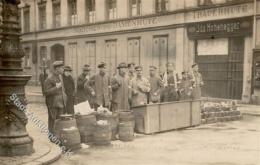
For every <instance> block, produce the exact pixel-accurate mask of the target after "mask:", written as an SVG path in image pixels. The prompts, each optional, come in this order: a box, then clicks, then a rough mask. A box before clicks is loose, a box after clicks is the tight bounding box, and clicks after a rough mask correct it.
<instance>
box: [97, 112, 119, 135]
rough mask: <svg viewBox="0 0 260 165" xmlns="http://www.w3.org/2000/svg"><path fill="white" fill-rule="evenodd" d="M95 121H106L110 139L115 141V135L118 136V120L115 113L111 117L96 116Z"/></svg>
mask: <svg viewBox="0 0 260 165" xmlns="http://www.w3.org/2000/svg"><path fill="white" fill-rule="evenodd" d="M97 120H107V121H108V123H109V125H110V127H111V131H112V132H111V133H112V135H111V139H112V140H115V139H116V135H117V134H118V123H119V118H118V114H117V113H113V114H112V115H97Z"/></svg>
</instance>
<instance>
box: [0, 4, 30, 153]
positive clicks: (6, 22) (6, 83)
mask: <svg viewBox="0 0 260 165" xmlns="http://www.w3.org/2000/svg"><path fill="white" fill-rule="evenodd" d="M19 3H20V1H19V0H0V82H1V86H0V156H21V155H29V154H32V153H33V152H34V149H33V139H32V138H31V137H30V136H29V135H28V133H27V131H26V124H27V121H28V119H27V116H26V107H25V106H26V100H25V89H24V86H25V85H26V83H27V81H28V80H29V79H30V77H31V76H29V75H25V73H24V72H23V69H22V66H21V63H22V57H23V56H24V54H23V51H22V49H21V45H20V38H19V37H20V27H19V25H18V4H19ZM13 95H16V98H13V97H12V96H13Z"/></svg>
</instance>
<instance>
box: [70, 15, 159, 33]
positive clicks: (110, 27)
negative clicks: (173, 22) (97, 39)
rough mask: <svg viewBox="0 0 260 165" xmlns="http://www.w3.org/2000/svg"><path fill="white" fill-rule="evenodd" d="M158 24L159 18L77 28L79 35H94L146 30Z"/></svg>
mask: <svg viewBox="0 0 260 165" xmlns="http://www.w3.org/2000/svg"><path fill="white" fill-rule="evenodd" d="M157 23H158V18H157V17H153V18H147V19H137V20H126V21H119V22H113V23H105V24H98V25H89V26H84V27H79V28H76V29H75V30H76V32H78V33H93V32H107V31H117V30H123V29H130V28H131V29H132V28H142V27H143V28H145V27H148V26H149V25H154V24H157Z"/></svg>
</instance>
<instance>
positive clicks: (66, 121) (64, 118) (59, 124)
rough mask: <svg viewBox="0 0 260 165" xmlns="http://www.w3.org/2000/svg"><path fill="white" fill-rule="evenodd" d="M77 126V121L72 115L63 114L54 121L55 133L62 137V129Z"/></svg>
mask: <svg viewBox="0 0 260 165" xmlns="http://www.w3.org/2000/svg"><path fill="white" fill-rule="evenodd" d="M71 127H76V128H77V123H76V120H75V119H74V118H73V116H72V115H67V114H66V115H61V116H60V118H59V119H57V120H55V123H54V135H55V136H56V137H57V138H60V131H61V130H62V129H64V128H71Z"/></svg>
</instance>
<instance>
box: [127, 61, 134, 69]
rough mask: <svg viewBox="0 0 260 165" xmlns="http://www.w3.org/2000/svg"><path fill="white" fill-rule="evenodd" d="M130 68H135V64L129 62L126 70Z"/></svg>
mask: <svg viewBox="0 0 260 165" xmlns="http://www.w3.org/2000/svg"><path fill="white" fill-rule="evenodd" d="M131 66H135V63H133V62H131V63H129V64H128V65H127V67H128V68H130V67H131Z"/></svg>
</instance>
